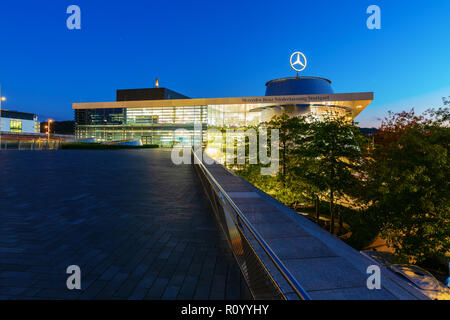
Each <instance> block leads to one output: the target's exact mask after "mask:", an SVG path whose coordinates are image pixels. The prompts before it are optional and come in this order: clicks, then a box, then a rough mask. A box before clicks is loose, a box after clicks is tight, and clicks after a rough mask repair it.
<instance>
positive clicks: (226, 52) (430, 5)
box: [0, 0, 450, 126]
mask: <svg viewBox="0 0 450 320" xmlns="http://www.w3.org/2000/svg"><path fill="white" fill-rule="evenodd" d="M71 4H75V5H78V6H79V7H80V8H81V30H68V29H67V27H66V19H67V17H68V16H69V15H68V14H67V13H66V9H67V7H68V6H69V5H71ZM372 4H376V5H378V6H379V7H380V8H381V30H369V29H368V28H367V26H366V20H367V18H368V16H369V15H368V14H367V13H366V9H367V7H368V6H369V5H372ZM449 33H450V1H449V0H433V1H430V0H428V1H425V0H415V1H408V0H395V1H393V0H388V1H384V0H370V1H366V0H345V1H344V0H342V1H331V0H329V1H324V0H315V1H300V0H296V1H283V0H277V1H263V0H257V1H247V0H240V1H234V0H227V1H216V0H209V1H152V0H146V1H138V0H128V1H95V0H88V1H85V0H73V1H70V2H69V1H63V0H58V1H53V0H52V1H49V0H47V1H45V0H43V1H2V4H1V9H0V84H1V85H2V95H5V96H6V97H7V101H6V102H5V103H4V104H2V106H3V107H5V108H7V109H10V110H19V111H24V112H32V113H37V114H38V115H39V116H40V120H42V121H45V120H46V119H47V118H48V117H51V118H53V119H56V120H73V111H72V108H71V107H72V105H71V104H72V103H73V102H96V101H113V100H114V99H115V90H116V89H126V88H146V87H153V86H154V82H155V78H156V77H158V78H159V79H160V86H161V87H167V88H170V89H173V90H175V91H178V92H180V93H183V94H185V95H187V96H190V97H192V98H209V97H236V96H258V95H264V92H265V83H266V81H268V80H271V79H274V78H279V77H285V76H295V72H293V70H292V69H291V68H290V66H289V56H290V55H291V53H292V52H294V51H296V50H299V51H302V52H304V53H305V55H306V56H307V58H308V66H307V68H306V70H305V71H304V72H302V74H303V75H309V76H321V77H326V78H329V79H330V80H332V82H333V87H334V90H335V92H337V93H340V92H362V91H373V92H374V94H375V100H374V102H373V103H372V104H371V105H369V107H368V108H366V109H365V110H364V111H363V112H362V113H361V115H360V116H358V118H357V121H359V122H360V125H361V126H376V125H378V124H379V119H381V118H383V117H384V116H385V115H386V113H387V111H388V110H393V111H400V110H404V109H409V108H411V107H415V108H416V109H417V110H418V111H422V110H424V109H426V108H428V107H439V106H440V105H442V103H441V97H443V96H450V41H449V38H450V37H449Z"/></svg>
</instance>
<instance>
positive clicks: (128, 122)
mask: <svg viewBox="0 0 450 320" xmlns="http://www.w3.org/2000/svg"><path fill="white" fill-rule="evenodd" d="M330 110H333V111H334V112H339V113H342V115H345V114H348V113H349V110H348V109H346V108H344V107H339V106H331V105H324V104H312V105H281V106H280V105H273V104H264V103H255V104H252V103H248V104H210V105H198V106H164V107H146V108H131V107H128V108H99V109H75V119H76V138H77V139H89V138H95V139H96V141H100V142H103V141H117V140H129V139H141V141H142V143H143V144H158V145H160V146H173V145H174V143H182V144H191V143H192V142H193V139H194V124H195V123H198V124H201V125H202V129H203V130H205V129H207V128H219V129H220V128H243V127H248V126H253V125H257V124H259V123H261V122H265V121H269V120H270V119H271V118H272V117H273V116H274V115H277V114H281V113H282V112H284V111H286V112H289V113H290V114H292V115H299V114H304V113H313V114H315V115H317V116H318V117H320V116H321V115H322V114H324V113H326V112H329V111H330ZM177 129H183V130H184V131H183V132H182V133H181V134H180V132H175V130H177Z"/></svg>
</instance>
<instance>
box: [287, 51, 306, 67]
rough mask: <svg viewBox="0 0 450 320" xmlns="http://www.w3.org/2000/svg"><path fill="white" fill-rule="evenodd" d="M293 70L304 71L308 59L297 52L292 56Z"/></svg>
mask: <svg viewBox="0 0 450 320" xmlns="http://www.w3.org/2000/svg"><path fill="white" fill-rule="evenodd" d="M290 62H291V68H292V69H294V70H295V71H297V72H300V71H303V70H305V68H306V63H307V61H306V57H305V55H304V54H303V53H301V52H299V51H296V52H294V53H293V54H292V55H291V59H290Z"/></svg>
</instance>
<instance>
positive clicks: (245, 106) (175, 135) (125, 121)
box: [72, 52, 373, 147]
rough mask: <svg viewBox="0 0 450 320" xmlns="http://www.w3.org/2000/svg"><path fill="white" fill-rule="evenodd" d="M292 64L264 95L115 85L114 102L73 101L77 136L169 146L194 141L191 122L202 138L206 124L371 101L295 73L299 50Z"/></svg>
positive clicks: (238, 124) (250, 122) (223, 125)
mask: <svg viewBox="0 0 450 320" xmlns="http://www.w3.org/2000/svg"><path fill="white" fill-rule="evenodd" d="M296 55H297V60H296V61H293V57H295V56H296ZM301 57H303V58H304V59H303V60H304V62H301V59H300V58H301ZM290 63H291V67H292V68H293V69H294V70H295V71H297V77H286V78H281V79H274V80H271V81H269V82H267V83H266V93H265V95H264V96H256V97H255V96H250V97H248V96H247V97H236V98H204V99H190V98H188V97H186V96H184V95H182V94H180V93H177V92H175V91H172V90H169V89H166V88H161V87H159V80H158V79H157V80H156V84H155V88H149V89H131V90H117V96H116V101H111V102H94V103H74V104H73V105H72V107H73V109H74V110H75V136H76V137H77V138H78V139H90V138H92V139H95V140H96V141H120V140H132V139H140V140H141V141H142V143H143V144H158V145H160V146H169V147H170V146H173V145H174V144H179V143H182V144H191V143H196V142H195V141H194V139H198V138H196V135H195V134H194V127H195V124H197V125H201V128H202V134H201V139H202V142H205V141H208V139H209V137H208V132H207V129H208V128H214V129H219V130H223V129H228V128H230V129H239V128H246V127H249V126H256V125H258V124H261V123H264V122H267V121H269V120H270V119H271V118H272V117H273V116H275V115H279V114H282V113H287V114H288V115H290V116H299V115H307V114H309V115H311V116H313V117H315V118H318V119H322V118H325V117H326V116H327V115H329V114H330V113H332V114H333V115H336V116H342V117H345V119H346V120H347V121H352V120H353V119H355V117H356V116H357V115H358V114H359V113H360V112H361V111H362V110H364V109H365V108H366V107H367V106H368V105H369V104H370V103H371V102H372V100H373V92H350V93H334V90H333V88H332V85H331V81H330V80H328V79H325V78H320V77H309V76H301V77H300V76H299V74H298V72H299V71H302V70H303V69H304V68H305V67H306V57H304V55H303V54H302V53H300V52H295V53H294V54H293V55H292V56H291V59H290ZM297 65H301V66H303V69H299V68H297V67H296V66H297ZM177 129H183V130H177Z"/></svg>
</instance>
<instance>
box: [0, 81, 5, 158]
mask: <svg viewBox="0 0 450 320" xmlns="http://www.w3.org/2000/svg"><path fill="white" fill-rule="evenodd" d="M5 100H6V97H3V96H2V86H1V85H0V150H1V149H2V101H5Z"/></svg>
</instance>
